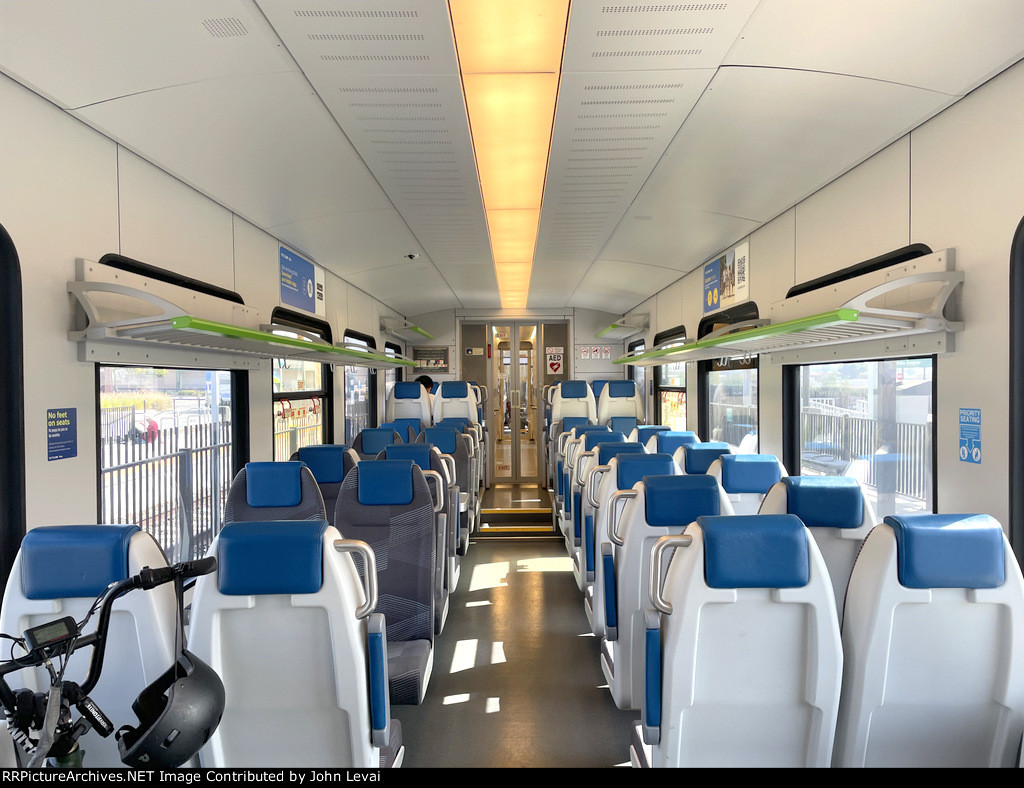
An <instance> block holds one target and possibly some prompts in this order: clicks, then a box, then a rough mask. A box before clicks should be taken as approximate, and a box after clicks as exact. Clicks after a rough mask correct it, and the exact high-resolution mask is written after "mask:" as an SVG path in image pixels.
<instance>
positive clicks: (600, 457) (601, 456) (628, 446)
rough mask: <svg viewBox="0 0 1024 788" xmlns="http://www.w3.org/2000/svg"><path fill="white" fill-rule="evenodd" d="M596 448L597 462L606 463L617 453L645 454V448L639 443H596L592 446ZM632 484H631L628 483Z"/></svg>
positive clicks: (599, 463)
mask: <svg viewBox="0 0 1024 788" xmlns="http://www.w3.org/2000/svg"><path fill="white" fill-rule="evenodd" d="M594 448H595V449H596V450H597V464H598V465H607V464H608V463H609V462H610V461H611V459H612V457H615V456H616V455H619V454H647V449H645V448H644V447H643V446H641V445H640V444H639V443H628V442H627V443H600V442H599V443H598V444H597V446H595V447H594ZM630 486H632V485H630Z"/></svg>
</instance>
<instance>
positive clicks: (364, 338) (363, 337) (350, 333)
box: [342, 328, 378, 443]
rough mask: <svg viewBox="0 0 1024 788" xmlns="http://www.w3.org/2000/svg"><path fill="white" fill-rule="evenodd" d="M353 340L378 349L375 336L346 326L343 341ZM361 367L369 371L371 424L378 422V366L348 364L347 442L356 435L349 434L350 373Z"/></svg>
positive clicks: (345, 378)
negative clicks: (350, 435)
mask: <svg viewBox="0 0 1024 788" xmlns="http://www.w3.org/2000/svg"><path fill="white" fill-rule="evenodd" d="M351 340H355V341H356V342H357V343H362V344H364V345H365V346H366V347H367V348H368V349H370V350H376V349H377V340H376V338H375V337H372V336H370V335H369V334H364V333H363V332H362V331H356V330H355V329H353V328H346V329H345V331H344V333H342V342H343V343H344V344H346V345H347V344H348V343H349V342H350V341H351ZM361 369H365V370H366V372H367V384H366V388H367V391H366V398H367V400H368V401H369V403H370V414H369V424H370V426H371V427H373V426H376V424H377V418H378V408H377V370H376V368H374V367H354V366H350V365H346V366H345V367H344V371H343V372H342V383H343V384H344V387H345V393H346V396H345V443H351V442H352V440H353V439H354V438H355V435H353V436H352V437H351V438H350V437H349V435H348V416H349V414H348V376H349V374H350V370H361Z"/></svg>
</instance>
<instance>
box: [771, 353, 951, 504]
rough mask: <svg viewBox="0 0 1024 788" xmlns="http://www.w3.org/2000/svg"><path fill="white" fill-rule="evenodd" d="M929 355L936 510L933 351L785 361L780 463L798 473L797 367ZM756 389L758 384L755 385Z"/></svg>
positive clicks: (936, 422) (933, 501)
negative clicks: (903, 354) (904, 354)
mask: <svg viewBox="0 0 1024 788" xmlns="http://www.w3.org/2000/svg"><path fill="white" fill-rule="evenodd" d="M914 359H929V360H930V361H931V364H932V379H931V384H932V385H931V452H930V455H931V457H930V461H931V485H930V486H931V490H930V495H931V512H932V513H935V512H936V511H937V510H938V496H939V483H938V482H939V474H938V468H939V441H938V429H939V418H938V401H939V384H938V379H939V357H938V355H936V354H934V353H933V354H924V355H921V354H915V355H908V356H882V357H872V358H852V359H851V358H847V359H829V360H827V361H809V362H807V363H805V364H786V365H785V366H784V367H783V368H782V403H783V404H782V407H783V414H782V415H783V417H782V464H783V465H785V466H786V469H787V470H788V471H789V474H790V475H791V476H800V475H802V474H801V471H802V462H801V455H802V450H801V446H802V440H801V437H802V436H801V435H800V370H801V369H803V368H804V367H813V366H821V365H825V364H870V363H878V362H883V361H911V360H914ZM758 391H759V392H760V388H758ZM876 514H877V512H876Z"/></svg>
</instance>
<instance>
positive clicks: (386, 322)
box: [380, 315, 434, 342]
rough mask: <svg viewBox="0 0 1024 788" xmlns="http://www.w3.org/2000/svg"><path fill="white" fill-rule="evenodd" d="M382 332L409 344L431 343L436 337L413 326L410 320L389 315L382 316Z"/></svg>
mask: <svg viewBox="0 0 1024 788" xmlns="http://www.w3.org/2000/svg"><path fill="white" fill-rule="evenodd" d="M380 330H381V331H383V332H384V333H386V334H390V335H391V336H393V337H398V338H399V339H404V340H405V341H407V342H422V341H424V340H428V341H429V340H431V339H433V338H434V335H433V334H431V333H430V332H429V331H427V330H426V329H423V328H420V327H419V326H416V325H413V324H412V323H410V322H409V321H408V320H403V319H402V318H400V317H391V316H387V315H385V316H382V317H381V319H380Z"/></svg>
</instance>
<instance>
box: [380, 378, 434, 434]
mask: <svg viewBox="0 0 1024 788" xmlns="http://www.w3.org/2000/svg"><path fill="white" fill-rule="evenodd" d="M384 413H385V416H384V421H389V422H390V421H394V420H395V419H419V420H420V422H422V424H423V426H425V427H429V426H430V424H431V423H432V422H431V420H432V419H433V413H432V410H431V406H430V393H429V392H428V391H427V390H426V389H425V388H424V387H423V385H422V384H420V383H417V382H416V381H415V380H399V381H397V382H396V383H395V385H394V386H393V387H392V388H391V391H390V392H388V400H387V403H386V404H385V406H384Z"/></svg>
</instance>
